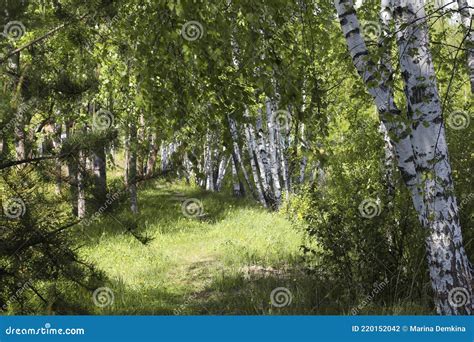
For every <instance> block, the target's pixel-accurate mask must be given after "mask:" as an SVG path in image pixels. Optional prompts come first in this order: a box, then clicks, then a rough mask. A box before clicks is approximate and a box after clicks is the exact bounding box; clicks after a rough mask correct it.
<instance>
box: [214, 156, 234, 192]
mask: <svg viewBox="0 0 474 342" xmlns="http://www.w3.org/2000/svg"><path fill="white" fill-rule="evenodd" d="M231 158H232V157H229V156H227V155H226V154H225V147H224V148H223V152H222V155H221V161H220V162H219V171H218V173H217V180H216V191H221V189H222V182H223V181H224V177H225V173H226V170H227V167H228V165H229V162H230V159H231Z"/></svg>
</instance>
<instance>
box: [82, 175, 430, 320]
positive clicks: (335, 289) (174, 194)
mask: <svg viewBox="0 0 474 342" xmlns="http://www.w3.org/2000/svg"><path fill="white" fill-rule="evenodd" d="M189 199H197V200H199V201H201V203H202V209H203V215H202V216H201V217H200V218H190V217H187V216H186V215H184V214H183V210H182V203H183V202H184V201H186V200H189ZM138 202H139V207H140V212H139V214H138V215H132V214H131V213H130V210H129V209H128V203H127V202H123V203H121V204H120V206H119V207H118V208H116V209H115V210H113V211H112V212H111V213H104V214H102V217H101V219H100V220H99V221H98V222H96V223H94V224H92V225H91V226H89V227H84V230H83V233H84V235H82V236H81V244H82V248H80V255H81V257H82V258H83V259H84V260H86V261H89V262H91V263H93V264H94V265H95V266H96V267H97V268H98V269H99V270H101V271H102V272H104V273H105V276H106V278H107V279H108V280H107V281H106V283H105V284H104V285H103V286H105V287H109V288H110V289H111V290H112V292H113V295H114V301H113V304H112V305H108V306H106V307H103V308H99V307H95V306H94V305H93V304H92V303H91V306H92V308H90V309H91V310H92V312H93V313H96V314H119V315H123V314H130V315H137V314H139V315H144V314H148V315H194V314H212V315H226V314H243V315H246V314H255V315H261V314H263V315H272V314H285V315H291V314H311V315H315V314H316V315H317V314H350V310H351V308H353V305H351V304H348V301H347V299H343V298H342V297H341V295H340V294H341V293H343V292H344V291H339V290H340V289H341V287H343V284H340V283H339V282H337V281H336V280H330V279H327V278H326V277H324V275H319V277H316V275H315V274H314V273H309V272H308V271H307V268H305V267H304V265H305V263H304V262H303V259H302V258H303V256H302V252H301V248H300V247H301V245H302V244H303V241H304V230H303V229H302V228H301V227H298V226H297V225H296V224H295V222H291V221H290V220H288V219H287V218H286V217H285V215H284V214H283V213H282V212H280V213H274V212H270V211H268V210H266V209H264V208H262V207H260V206H259V205H258V204H257V203H255V202H253V201H251V200H248V199H242V198H235V197H232V196H231V195H229V194H225V193H212V192H206V191H203V190H201V189H200V188H195V187H189V186H186V185H185V184H180V183H169V182H165V181H148V182H147V184H145V185H144V186H142V187H140V189H139V195H138ZM129 229H130V230H131V231H132V232H133V234H132V233H131V232H130V231H129ZM137 237H138V238H137ZM145 240H146V243H144V242H145ZM281 288H285V289H286V290H287V291H288V292H287V294H288V296H287V297H285V296H284V294H283V295H282V294H281V293H280V296H279V297H276V300H280V301H281V302H278V301H274V302H273V303H272V300H271V295H272V291H274V290H275V289H277V290H276V291H279V290H278V289H281ZM279 292H281V291H279ZM274 298H275V297H274ZM84 300H87V302H91V301H90V297H89V298H87V299H86V298H84ZM282 302H283V303H284V304H285V305H284V306H281V307H280V306H278V304H280V303H282ZM275 303H276V304H277V305H275ZM372 304H373V303H369V304H367V305H366V306H365V307H364V309H363V310H362V311H360V312H359V314H367V313H370V314H403V313H404V312H411V313H412V314H413V313H414V312H417V311H420V310H416V311H414V309H413V307H408V308H407V307H405V305H403V304H402V305H401V306H400V307H377V306H372ZM423 312H426V310H424V309H423V308H421V311H420V312H418V313H423Z"/></svg>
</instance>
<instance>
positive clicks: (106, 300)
mask: <svg viewBox="0 0 474 342" xmlns="http://www.w3.org/2000/svg"><path fill="white" fill-rule="evenodd" d="M114 299H115V297H114V293H113V291H112V290H111V289H110V288H108V287H99V288H97V289H96V290H95V291H94V293H93V294H92V300H93V301H94V304H95V305H96V306H98V307H99V308H105V307H106V306H110V305H112V304H113V303H114Z"/></svg>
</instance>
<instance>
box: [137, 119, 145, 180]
mask: <svg viewBox="0 0 474 342" xmlns="http://www.w3.org/2000/svg"><path fill="white" fill-rule="evenodd" d="M144 143H145V116H144V115H143V112H140V115H139V126H138V130H137V175H138V176H139V177H142V176H143V175H144V169H145V163H146V160H145V156H144V154H143V149H144V148H143V145H144Z"/></svg>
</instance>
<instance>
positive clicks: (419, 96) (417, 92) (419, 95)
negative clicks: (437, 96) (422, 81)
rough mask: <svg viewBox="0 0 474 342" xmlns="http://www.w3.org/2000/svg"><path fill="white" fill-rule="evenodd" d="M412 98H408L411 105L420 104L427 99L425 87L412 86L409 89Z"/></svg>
mask: <svg viewBox="0 0 474 342" xmlns="http://www.w3.org/2000/svg"><path fill="white" fill-rule="evenodd" d="M411 91H412V94H413V95H412V96H410V103H411V104H418V103H422V102H423V100H424V99H425V98H426V97H427V95H428V94H426V87H425V86H414V87H412V88H411Z"/></svg>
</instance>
